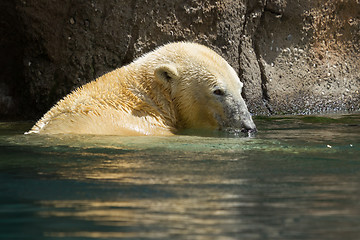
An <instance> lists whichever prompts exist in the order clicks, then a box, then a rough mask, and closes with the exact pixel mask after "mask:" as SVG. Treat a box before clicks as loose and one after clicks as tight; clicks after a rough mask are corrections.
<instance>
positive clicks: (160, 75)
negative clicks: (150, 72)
mask: <svg viewBox="0 0 360 240" xmlns="http://www.w3.org/2000/svg"><path fill="white" fill-rule="evenodd" d="M154 74H155V78H156V79H157V80H158V81H160V82H165V83H169V82H171V81H172V80H174V79H178V77H179V75H178V71H177V69H176V67H175V66H173V65H170V64H166V65H160V66H158V67H157V68H156V69H155V72H154Z"/></svg>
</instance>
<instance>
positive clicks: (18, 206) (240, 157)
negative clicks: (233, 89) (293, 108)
mask: <svg viewBox="0 0 360 240" xmlns="http://www.w3.org/2000/svg"><path fill="white" fill-rule="evenodd" d="M255 122H256V123H257V127H258V129H259V130H260V132H259V133H258V134H257V136H256V137H253V138H243V137H238V136H231V135H228V136H225V135H221V134H204V133H201V135H202V136H187V135H183V136H173V137H118V136H66V135H63V136H56V137H54V136H53V137H51V136H37V135H23V134H22V133H23V132H24V131H25V130H27V129H28V128H30V126H31V124H30V125H29V124H28V123H0V239H34V240H41V239H59V240H60V239H67V240H69V239H76V240H77V239H91V240H93V239H195V240H196V239H220V240H222V239H224V240H225V239H226V240H231V239H359V236H360V114H353V115H342V116H341V115H335V116H321V117H295V116H294V117H272V118H257V119H255Z"/></svg>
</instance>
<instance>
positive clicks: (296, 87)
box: [0, 0, 360, 119]
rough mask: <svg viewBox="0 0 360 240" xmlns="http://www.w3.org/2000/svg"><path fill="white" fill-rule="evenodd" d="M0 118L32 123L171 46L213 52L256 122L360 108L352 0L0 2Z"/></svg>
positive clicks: (358, 7)
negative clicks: (195, 45) (240, 86)
mask: <svg viewBox="0 0 360 240" xmlns="http://www.w3.org/2000/svg"><path fill="white" fill-rule="evenodd" d="M0 7H1V9H3V11H2V12H4V14H3V15H1V16H0V19H1V22H0V26H1V28H0V29H1V31H2V33H1V34H0V46H1V53H2V54H1V56H0V118H2V119H10V118H15V119H36V118H38V117H40V116H41V115H42V114H44V113H45V112H46V111H47V110H48V109H49V108H50V107H51V106H52V105H53V104H54V103H55V102H56V101H58V100H59V99H60V98H62V97H63V96H64V95H66V94H67V93H69V92H70V91H71V90H74V89H75V88H77V87H78V86H80V85H82V84H84V83H86V82H89V81H91V80H93V79H95V78H96V77H98V76H100V75H102V74H104V73H106V72H108V71H111V70H112V69H115V68H117V67H121V66H122V65H124V64H127V63H129V62H131V61H132V60H134V58H136V57H139V56H140V55H142V54H144V53H146V52H148V51H150V50H152V49H154V48H155V47H156V46H159V45H161V44H164V43H167V42H171V41H180V40H187V41H195V42H199V43H202V44H205V45H207V46H209V47H211V48H213V49H214V50H215V51H217V52H218V53H219V54H220V55H222V56H223V57H224V58H225V59H226V60H228V61H229V63H230V64H231V65H232V66H233V67H234V68H235V70H236V71H237V72H238V74H239V76H240V79H241V80H242V81H243V82H244V84H245V88H244V92H243V94H244V97H245V98H246V100H247V102H248V106H249V109H250V111H251V112H252V113H254V114H256V115H264V114H265V115H268V114H311V113H321V112H329V111H330V112H334V111H335V112H336V111H359V110H360V93H359V91H360V73H359V71H358V69H360V60H359V56H360V55H359V53H360V41H359V40H360V2H359V0H329V1H325V0H315V1H314V0H303V1H297V0H256V1H254V0H241V1H238V0H237V1H235V0H222V1H215V0H201V1H195V0H172V1H160V0H152V1H150V0H141V1H140V0H138V1H136V0H107V1H100V0H61V1H60V0H2V1H1V3H0Z"/></svg>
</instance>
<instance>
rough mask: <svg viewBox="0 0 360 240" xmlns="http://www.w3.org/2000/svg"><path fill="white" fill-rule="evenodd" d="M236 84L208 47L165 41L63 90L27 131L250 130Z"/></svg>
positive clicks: (160, 132) (163, 132)
mask: <svg viewBox="0 0 360 240" xmlns="http://www.w3.org/2000/svg"><path fill="white" fill-rule="evenodd" d="M242 87H243V84H242V83H241V82H240V80H239V78H238V76H237V74H236V72H235V71H234V69H233V68H232V67H231V66H230V65H229V64H228V63H227V62H226V61H225V60H224V59H223V58H222V57H220V56H219V55H218V54H217V53H215V52H214V51H213V50H211V49H209V48H207V47H205V46H203V45H200V44H196V43H191V42H176V43H169V44H166V45H163V46H161V47H159V48H157V49H155V50H154V51H152V52H150V53H147V54H145V55H144V56H142V57H140V58H138V59H137V60H135V61H134V62H132V63H130V64H129V65H127V66H123V67H121V68H118V69H116V70H114V71H112V72H109V73H107V74H105V75H103V76H101V77H99V78H98V79H96V80H94V81H92V82H90V83H88V84H85V85H84V86H82V87H80V88H78V89H77V90H75V91H73V92H72V93H70V94H68V95H67V96H66V97H64V98H63V99H62V100H60V101H59V102H58V103H57V104H56V105H55V106H53V107H52V108H51V109H50V110H49V111H48V112H47V113H46V114H45V115H44V116H43V117H42V118H41V119H40V120H39V121H38V122H37V123H36V124H35V125H34V126H33V127H32V129H31V130H30V131H28V132H27V133H44V134H58V133H74V134H107V135H133V136H134V135H173V134H176V133H178V132H179V131H181V130H184V129H212V130H214V129H218V130H227V129H237V130H240V129H242V131H245V132H249V133H250V132H255V131H256V126H255V124H254V122H253V120H252V118H251V115H250V113H249V111H248V109H247V106H246V104H245V102H244V100H243V98H242V96H241V91H242Z"/></svg>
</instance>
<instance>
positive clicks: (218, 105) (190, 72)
mask: <svg viewBox="0 0 360 240" xmlns="http://www.w3.org/2000/svg"><path fill="white" fill-rule="evenodd" d="M157 52H158V54H159V56H161V61H159V62H158V63H157V66H156V68H155V79H156V80H157V81H159V82H161V83H162V84H163V85H165V86H166V88H167V89H169V91H170V92H171V98H172V101H173V104H174V106H175V107H174V108H175V111H176V115H177V116H176V119H177V128H179V129H184V128H186V129H187V128H191V129H219V130H228V129H235V130H236V129H241V130H242V131H245V132H255V131H256V126H255V124H254V122H253V120H252V118H251V115H250V113H249V111H248V108H247V106H246V104H245V101H244V99H243V98H242V96H241V92H242V88H243V83H242V82H241V81H240V79H239V77H238V76H237V74H236V72H235V71H234V69H233V68H232V67H231V66H230V65H229V64H228V63H227V62H226V61H225V60H224V59H223V58H222V57H221V56H219V55H218V54H217V53H215V52H214V51H212V50H211V49H209V48H207V47H205V46H203V45H199V44H194V43H172V44H168V45H165V46H163V47H162V48H161V49H159V51H157Z"/></svg>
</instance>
